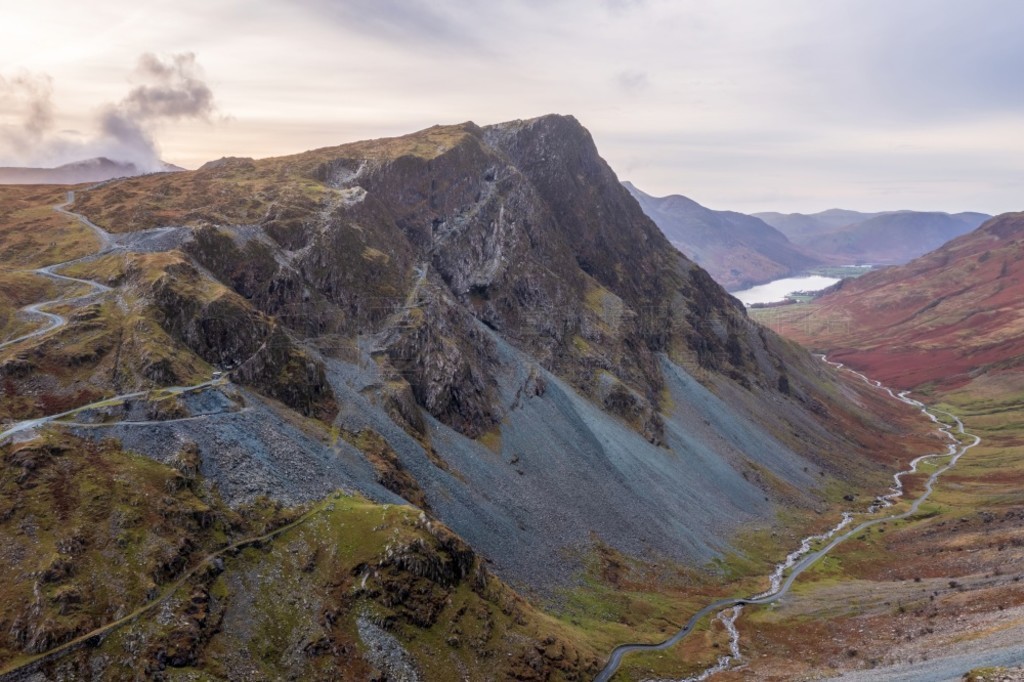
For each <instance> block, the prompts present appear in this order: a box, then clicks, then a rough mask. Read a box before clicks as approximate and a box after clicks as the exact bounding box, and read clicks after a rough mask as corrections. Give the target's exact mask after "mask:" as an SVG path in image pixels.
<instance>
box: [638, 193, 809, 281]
mask: <svg viewBox="0 0 1024 682" xmlns="http://www.w3.org/2000/svg"><path fill="white" fill-rule="evenodd" d="M622 184H623V186H624V187H625V188H626V189H627V190H629V193H630V194H632V195H633V197H634V198H635V199H636V200H637V201H638V202H639V203H640V207H641V208H643V210H644V213H646V214H647V216H648V217H649V218H651V219H652V220H653V221H654V222H655V224H657V226H658V227H659V228H660V229H661V231H662V232H663V233H664V234H665V236H666V237H668V239H669V241H670V242H672V244H674V245H675V246H676V247H677V248H678V249H679V250H680V251H682V252H683V253H684V254H686V256H687V257H689V258H692V259H693V261H694V262H695V263H697V264H699V265H700V266H701V267H703V268H704V269H705V270H707V271H708V273H709V274H710V275H711V276H712V277H714V279H715V281H717V282H718V283H719V284H721V285H722V286H723V287H725V288H726V289H729V290H738V289H744V288H746V287H749V286H752V285H755V284H761V283H763V282H767V281H769V280H773V279H778V278H780V277H787V276H789V275H793V274H797V273H799V272H802V271H805V270H807V269H808V268H812V267H814V266H816V265H821V264H822V263H823V261H822V260H821V259H820V258H818V257H816V256H814V255H811V254H810V253H808V252H806V251H805V250H804V249H802V248H800V247H799V246H796V245H794V244H793V243H792V242H791V241H790V240H789V239H788V238H787V237H786V235H785V234H783V233H782V232H781V231H779V230H778V229H776V228H775V227H772V226H771V225H769V224H768V223H766V222H765V221H764V220H762V219H760V218H757V217H754V216H749V215H745V214H743V213H736V212H734V211H715V210H712V209H710V208H706V207H704V206H701V205H700V204H698V203H697V202H696V201H694V200H693V199H689V198H687V197H684V196H682V195H680V194H673V195H670V196H666V197H654V196H651V195H650V194H647V193H646V192H643V191H641V190H639V189H637V187H636V186H635V185H633V184H632V183H630V182H623V183H622Z"/></svg>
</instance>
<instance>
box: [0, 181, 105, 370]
mask: <svg viewBox="0 0 1024 682" xmlns="http://www.w3.org/2000/svg"><path fill="white" fill-rule="evenodd" d="M74 200H75V193H74V192H68V195H67V200H66V201H65V202H64V203H63V204H57V205H56V206H54V207H53V210H54V211H56V212H57V213H62V214H64V215H66V216H70V217H72V218H74V219H75V220H77V221H78V222H80V223H82V224H83V225H85V226H86V227H88V228H89V229H91V230H92V231H93V232H95V233H96V236H97V237H98V238H99V240H100V248H99V249H98V250H97V251H96V252H95V253H92V254H89V255H88V256H85V257H83V258H75V259H72V260H69V261H64V262H61V263H54V264H53V265H47V266H46V267H42V268H38V269H36V270H33V271H32V272H34V273H35V274H37V275H41V276H43V277H49V278H50V279H54V280H57V281H59V282H69V283H72V284H84V285H86V286H88V287H89V288H90V289H91V291H90V292H89V293H87V294H84V295H81V296H61V297H59V298H55V299H52V300H49V301H42V302H40V303H33V304H32V305H28V306H25V307H24V308H22V309H21V310H22V312H24V313H26V314H28V315H30V316H33V317H41V318H42V319H43V326H42V327H40V328H39V329H36V330H34V331H32V332H29V333H28V334H24V335H22V336H19V337H17V338H14V339H10V340H9V341H4V342H3V343H0V350H2V349H4V348H7V347H8V346H13V345H15V344H18V343H21V342H23V341H27V340H29V339H35V338H38V337H40V336H43V335H44V334H48V333H50V332H52V331H54V330H55V329H60V328H61V327H63V326H65V325H66V324H67V323H68V321H67V318H65V317H64V316H62V315H58V314H56V313H49V312H46V311H45V310H43V308H46V307H48V306H51V305H57V304H68V303H78V302H81V301H83V300H85V299H88V298H92V297H93V296H96V295H97V294H103V293H106V292H108V291H110V287H108V286H107V285H105V284H101V283H99V282H93V281H91V280H88V279H79V278H77V277H68V276H67V275H60V274H57V273H56V272H54V270H56V269H57V268H62V267H65V266H67V265H71V264H72V263H77V262H79V261H82V260H85V259H86V258H95V257H96V256H100V255H103V254H105V253H108V252H110V251H114V250H115V249H116V248H117V247H115V246H113V237H111V236H110V233H109V232H107V231H106V230H104V229H103V228H102V227H100V226H99V225H96V224H95V223H93V222H92V221H91V220H89V219H88V218H86V217H85V216H83V215H79V214H78V213H72V212H71V211H68V210H67V209H66V208H65V206H69V205H70V204H71V203H73V202H74Z"/></svg>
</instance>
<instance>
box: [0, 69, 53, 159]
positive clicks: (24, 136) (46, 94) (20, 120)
mask: <svg viewBox="0 0 1024 682" xmlns="http://www.w3.org/2000/svg"><path fill="white" fill-rule="evenodd" d="M52 93H53V83H52V82H51V80H50V78H49V76H45V75H33V74H29V73H24V74H20V75H18V76H14V77H12V78H10V79H7V78H4V77H3V76H0V120H12V119H13V121H14V122H13V123H8V124H6V125H2V126H0V145H2V146H3V148H10V149H13V150H15V151H16V152H18V153H19V154H24V153H26V152H27V151H29V150H30V149H31V148H32V147H33V146H34V145H38V144H39V143H40V142H41V141H42V140H43V138H44V137H45V135H46V134H47V133H48V132H49V131H50V129H51V128H52V127H53V100H52Z"/></svg>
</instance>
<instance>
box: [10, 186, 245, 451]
mask: <svg viewBox="0 0 1024 682" xmlns="http://www.w3.org/2000/svg"><path fill="white" fill-rule="evenodd" d="M74 200H75V193H74V192H73V191H69V192H68V193H67V200H66V201H65V202H64V203H62V204H57V205H56V206H54V207H53V210H55V211H57V212H58V213H62V214H64V215H66V216H69V217H71V218H74V219H75V220H77V221H78V222H80V223H82V224H83V225H85V226H86V227H88V228H89V229H91V230H92V231H93V232H95V233H96V236H97V237H98V238H99V240H100V248H99V249H98V250H97V251H95V252H94V253H91V254H89V255H87V256H82V257H80V258H75V259H72V260H68V261H63V262H61V263H54V264H53V265H47V266H45V267H42V268H38V269H36V270H33V271H32V272H34V273H37V274H39V275H42V276H44V277H50V278H53V279H56V280H61V281H66V282H70V283H74V284H82V285H85V286H88V287H90V288H91V289H92V291H90V292H89V293H87V294H83V295H79V296H65V297H60V298H55V299H52V300H50V301H42V302H40V303H33V304H32V305H28V306H25V307H24V308H22V310H23V311H24V312H26V313H29V314H33V315H39V316H42V317H43V318H44V319H45V320H46V321H47V324H45V325H44V326H43V327H41V328H39V329H36V330H35V331H33V332H31V333H29V334H25V335H24V336H19V337H18V338H16V339H11V340H10V341H5V342H3V343H0V350H3V349H4V348H7V347H9V346H13V345H14V344H17V343H21V342H22V341H27V340H29V339H33V338H38V337H41V336H43V335H45V334H47V333H49V332H51V331H54V330H55V329H59V328H61V327H64V326H65V325H67V323H68V321H67V318H66V317H64V316H63V315H58V314H56V313H50V312H46V311H45V310H42V308H45V307H47V306H51V305H57V304H61V305H73V304H77V303H81V302H82V301H84V300H86V299H89V298H92V297H93V296H96V295H98V294H103V293H106V292H108V291H111V288H110V287H108V286H107V285H105V284H102V283H100V282H93V281H92V280H88V279H79V278H78V277H69V276H67V275H61V274H58V273H56V272H54V270H56V269H58V268H62V267H66V266H68V265H71V264H73V263H78V262H81V261H84V260H87V259H90V258H95V257H97V256H102V255H104V254H106V253H111V252H113V251H117V250H119V249H120V248H121V247H120V246H119V245H117V244H115V242H114V238H113V237H112V236H111V235H110V233H109V232H107V231H106V230H104V229H103V228H102V227H100V226H98V225H96V224H95V223H93V222H92V221H91V220H89V219H88V218H86V217H85V216H83V215H80V214H78V213H74V212H72V211H69V210H67V208H65V207H66V206H69V205H70V204H71V203H73V202H74ZM226 383H228V380H227V379H226V378H220V379H212V380H210V381H204V382H201V383H198V384H194V385H192V386H168V387H165V388H161V389H158V390H160V391H164V392H166V393H171V394H179V393H187V392H190V391H197V390H201V389H204V388H207V387H210V386H221V385H224V384H226ZM150 393H151V391H135V392H133V393H124V394H121V395H116V396H112V397H110V398H104V399H103V400H100V401H97V402H95V403H90V404H88V405H83V406H81V407H76V408H74V409H72V410H67V411H65V412H61V413H59V414H51V415H48V416H46V417H38V418H36V419H26V420H25V421H21V422H16V423H14V424H12V425H10V426H8V427H7V428H6V429H4V430H2V431H0V444H2V443H3V442H4V441H6V440H7V439H8V438H10V437H11V436H13V435H15V434H17V433H21V432H25V431H31V430H32V429H35V428H37V427H39V426H43V425H44V424H48V423H50V422H53V421H56V420H58V419H63V418H65V417H70V416H72V415H74V414H78V413H80V412H84V411H85V410H89V409H92V408H96V407H102V406H104V405H109V404H110V403H112V402H113V403H116V402H123V401H125V400H131V399H133V398H142V397H144V396H146V395H148V394H150Z"/></svg>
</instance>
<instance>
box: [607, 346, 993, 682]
mask: <svg viewBox="0 0 1024 682" xmlns="http://www.w3.org/2000/svg"><path fill="white" fill-rule="evenodd" d="M820 357H821V359H822V360H823V361H825V362H828V363H829V364H830V365H832V366H834V367H836V369H837V370H844V369H845V370H846V371H848V372H850V373H852V374H854V375H856V376H857V377H859V378H860V379H861V380H863V381H864V382H866V383H867V384H869V385H871V386H873V387H875V388H878V389H880V390H883V391H885V392H887V393H888V394H889V395H890V396H891V397H892V398H893V399H895V400H899V401H901V402H904V403H906V404H908V405H912V406H914V407H916V408H918V409H919V410H920V411H921V412H922V413H923V414H924V415H925V416H927V417H928V418H929V419H931V420H932V422H934V423H935V424H937V425H938V427H939V430H940V431H941V432H942V433H943V434H945V435H946V436H947V437H948V438H949V439H950V441H951V442H950V444H949V446H948V448H947V450H946V452H941V453H935V454H930V455H923V456H921V457H918V458H917V459H915V460H913V461H912V462H911V463H910V468H909V469H907V470H905V471H901V472H899V473H897V474H895V475H894V477H893V478H894V480H895V484H894V486H893V488H892V491H891V492H890V493H889V494H887V495H885V496H883V497H880V498H878V501H877V502H876V503H875V504H874V505H872V506H871V507H870V508H869V509H868V512H867V513H868V514H875V513H877V512H878V511H881V510H882V509H885V508H888V507H891V506H892V505H893V504H895V501H896V500H897V499H898V498H899V497H901V496H902V495H903V492H904V489H903V481H902V479H903V477H904V476H907V475H909V474H914V473H917V470H918V466H920V464H921V463H922V462H925V461H929V460H932V459H935V458H943V457H949V458H950V460H949V462H947V463H946V464H945V465H943V466H940V467H939V468H937V469H936V470H935V471H934V472H932V474H931V476H929V477H928V480H927V481H926V482H925V490H924V492H923V493H921V495H920V496H918V497H917V498H916V499H915V500H914V501H913V503H912V504H911V505H910V508H909V509H907V510H906V511H904V512H901V513H899V514H890V515H887V516H878V517H876V518H873V519H868V520H866V521H863V522H861V523H859V524H857V525H856V526H854V527H853V528H852V529H851V530H847V531H846V532H844V533H842V534H841V535H840V534H839V533H840V532H841V531H842V530H843V529H845V528H846V526H848V525H850V524H851V523H852V521H853V519H854V514H853V513H852V512H846V513H844V514H843V518H842V520H841V521H840V522H839V523H838V524H837V525H836V526H835V527H834V528H832V530H830V531H829V532H828V533H825V534H824V535H818V536H811V537H809V538H805V539H804V540H803V542H802V543H801V546H800V548H799V549H797V550H796V551H794V552H793V553H791V554H790V555H789V556H787V557H786V560H785V561H783V562H782V563H780V564H778V565H777V566H776V567H775V571H774V572H773V573H772V576H771V578H770V584H771V587H770V588H769V589H768V590H767V591H765V592H762V593H760V594H757V595H754V596H752V597H747V598H735V597H733V598H727V599H719V600H718V601H715V602H712V603H710V604H708V605H707V606H705V607H704V608H702V609H701V610H700V611H698V612H697V613H695V614H693V616H691V617H690V619H689V620H688V621H686V623H685V624H684V625H683V627H682V628H680V629H679V630H678V631H677V632H676V633H675V634H674V635H672V636H671V637H669V638H668V639H666V640H665V641H663V642H659V643H656V644H644V643H639V642H638V643H629V644H622V645H620V646H618V647H616V648H615V649H614V650H613V651H612V653H611V656H610V657H609V658H608V663H607V664H606V665H605V667H604V669H603V670H601V672H600V673H599V674H598V675H597V677H595V678H594V681H595V682H607V681H608V680H610V679H611V677H612V675H614V674H615V672H616V671H617V670H618V668H619V666H620V665H621V664H622V659H623V657H624V656H626V655H627V654H630V653H634V652H641V651H646V652H651V651H664V650H665V649H668V648H670V647H673V646H675V645H676V644H678V643H679V642H681V641H682V640H683V639H684V638H686V636H687V635H689V634H690V633H691V632H692V631H693V629H694V628H695V627H696V626H697V624H698V623H699V622H700V621H701V620H703V619H704V617H705V616H708V615H710V614H712V613H720V615H719V618H720V619H721V620H722V622H723V623H724V624H725V626H726V629H727V630H728V631H729V632H730V639H731V641H730V654H729V655H727V656H722V657H721V658H719V660H718V663H716V664H715V665H714V666H713V667H711V668H708V669H707V670H705V671H703V672H702V673H700V674H699V675H697V676H696V677H692V678H688V681H687V682H690V681H696V680H706V679H707V678H709V677H710V676H711V675H713V674H715V673H717V672H721V671H724V670H727V669H728V668H729V667H730V666H731V665H732V663H733V662H734V661H736V660H738V659H739V658H740V656H739V631H738V630H737V629H736V626H735V622H736V619H737V618H738V617H739V615H740V612H741V611H742V609H743V607H745V606H751V605H764V604H771V603H772V602H774V601H778V600H779V599H781V598H782V597H783V596H785V595H786V593H788V592H789V590H790V588H791V587H792V586H793V583H794V582H795V581H796V579H797V578H799V577H800V575H801V574H802V573H803V572H804V571H806V570H807V569H809V568H811V567H812V566H814V565H815V564H816V563H817V562H818V561H819V560H821V559H822V557H824V556H825V555H827V554H828V553H829V552H831V551H832V550H833V549H835V548H836V547H837V546H839V545H840V544H842V543H843V542H845V541H846V540H848V539H850V538H851V537H853V536H855V535H858V534H860V533H861V532H862V531H864V530H865V529H867V528H870V527H872V526H875V525H878V524H880V523H883V522H887V521H898V520H900V519H905V518H907V517H909V516H912V515H913V514H915V513H917V510H918V509H919V508H920V507H921V505H922V504H923V503H924V501H925V500H927V499H928V497H929V496H931V494H932V491H933V490H934V488H935V483H936V481H937V480H938V479H939V477H940V476H941V475H942V474H944V473H945V472H946V471H948V470H949V469H951V468H953V467H954V466H956V463H957V462H958V461H959V460H960V458H961V457H963V456H964V454H966V453H967V451H968V450H970V449H971V448H973V447H975V446H977V445H978V444H979V443H981V438H980V437H978V436H976V435H974V434H971V433H967V431H966V430H965V429H964V424H963V422H962V421H960V419H959V418H958V417H956V416H954V415H950V414H948V413H941V414H945V415H946V416H947V417H949V418H950V419H951V420H952V422H953V423H952V424H944V423H943V422H941V421H940V420H939V418H938V417H937V416H936V414H935V413H933V412H931V411H929V410H928V408H927V407H925V405H924V404H923V403H921V402H919V401H917V400H914V399H913V398H909V397H907V393H908V392H907V391H904V392H902V393H894V392H893V391H892V389H890V388H887V387H885V386H883V385H882V384H881V383H880V382H878V381H875V380H872V379H869V378H868V377H866V376H864V375H863V374H861V373H859V372H855V371H853V370H851V369H849V368H846V367H844V366H843V364H842V363H837V362H831V361H830V360H828V359H827V358H826V357H825V356H820ZM954 428H955V429H956V433H957V434H960V435H962V436H964V437H965V438H966V439H967V442H964V443H962V442H961V441H960V440H959V439H958V438H957V437H956V436H955V435H954V434H953V429H954ZM825 540H830V542H828V544H826V545H825V546H824V547H822V548H821V549H818V550H816V551H813V552H812V551H811V548H812V546H813V545H814V544H815V543H817V542H822V541H825ZM787 571H788V573H787Z"/></svg>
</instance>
